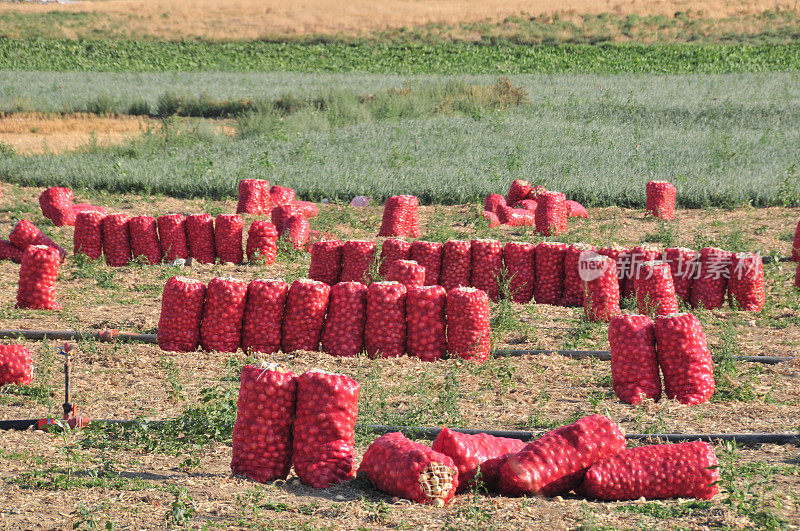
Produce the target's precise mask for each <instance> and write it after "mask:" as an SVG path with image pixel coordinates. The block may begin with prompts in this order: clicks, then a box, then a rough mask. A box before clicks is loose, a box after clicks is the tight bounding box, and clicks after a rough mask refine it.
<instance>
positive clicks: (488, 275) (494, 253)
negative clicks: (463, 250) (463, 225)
mask: <svg viewBox="0 0 800 531" xmlns="http://www.w3.org/2000/svg"><path fill="white" fill-rule="evenodd" d="M471 247H472V272H471V274H470V284H471V285H472V287H473V288H478V289H480V290H483V291H485V292H486V293H487V295H489V298H490V299H491V300H493V301H497V300H498V299H499V298H500V286H499V284H498V282H497V281H498V279H499V277H500V274H501V272H502V268H503V244H502V243H501V242H499V241H497V240H472V245H471Z"/></svg>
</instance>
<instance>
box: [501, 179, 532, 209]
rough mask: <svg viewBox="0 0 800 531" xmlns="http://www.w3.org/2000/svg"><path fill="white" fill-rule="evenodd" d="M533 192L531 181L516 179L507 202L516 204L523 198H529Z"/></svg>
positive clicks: (509, 191)
mask: <svg viewBox="0 0 800 531" xmlns="http://www.w3.org/2000/svg"><path fill="white" fill-rule="evenodd" d="M530 194H531V183H529V182H528V181H523V180H522V179H514V182H512V183H511V188H509V190H508V198H506V204H509V205H516V204H517V203H519V202H520V201H522V200H523V199H527V198H528V196H529V195H530Z"/></svg>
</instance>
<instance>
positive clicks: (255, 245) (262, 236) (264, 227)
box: [245, 219, 278, 265]
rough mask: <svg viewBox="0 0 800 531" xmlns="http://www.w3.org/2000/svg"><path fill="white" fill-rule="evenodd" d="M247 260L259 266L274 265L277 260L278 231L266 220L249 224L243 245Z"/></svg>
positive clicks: (258, 220)
mask: <svg viewBox="0 0 800 531" xmlns="http://www.w3.org/2000/svg"><path fill="white" fill-rule="evenodd" d="M245 248H246V251H247V259H248V260H250V261H251V262H254V263H255V262H257V263H260V264H267V265H269V264H274V263H275V260H277V259H278V230H277V229H276V228H275V225H273V224H272V223H270V222H269V221H266V220H261V219H257V220H255V221H254V222H253V223H251V224H250V229H249V230H248V231H247V243H246V244H245Z"/></svg>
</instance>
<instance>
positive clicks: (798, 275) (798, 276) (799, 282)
mask: <svg viewBox="0 0 800 531" xmlns="http://www.w3.org/2000/svg"><path fill="white" fill-rule="evenodd" d="M794 286H795V287H796V288H800V262H798V263H797V271H795V273H794Z"/></svg>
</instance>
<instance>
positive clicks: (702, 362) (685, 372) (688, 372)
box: [655, 313, 715, 405]
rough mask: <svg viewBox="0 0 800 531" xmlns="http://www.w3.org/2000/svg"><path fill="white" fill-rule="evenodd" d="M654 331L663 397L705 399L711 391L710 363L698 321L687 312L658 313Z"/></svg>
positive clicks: (682, 400)
mask: <svg viewBox="0 0 800 531" xmlns="http://www.w3.org/2000/svg"><path fill="white" fill-rule="evenodd" d="M655 332H656V350H657V352H658V364H659V366H660V367H661V372H662V373H663V375H664V392H665V394H666V395H667V398H674V399H676V400H678V402H680V403H681V404H688V405H695V404H702V403H703V402H706V401H707V400H708V399H709V398H711V395H713V394H714V388H715V385H714V362H713V361H712V359H711V353H710V352H709V351H708V347H707V346H706V336H705V334H704V333H703V327H702V325H701V324H700V320H699V319H697V317H695V316H694V315H692V314H690V313H680V314H672V315H664V316H660V317H658V318H657V319H656V324H655Z"/></svg>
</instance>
